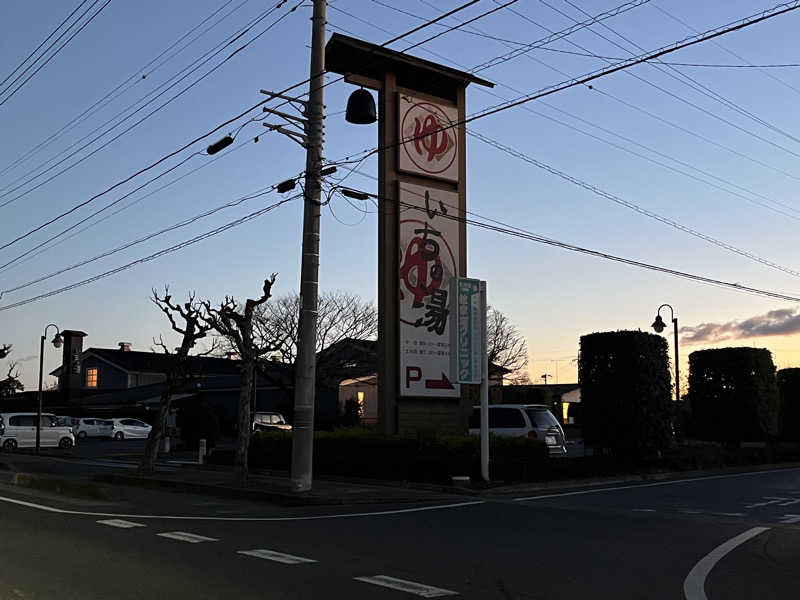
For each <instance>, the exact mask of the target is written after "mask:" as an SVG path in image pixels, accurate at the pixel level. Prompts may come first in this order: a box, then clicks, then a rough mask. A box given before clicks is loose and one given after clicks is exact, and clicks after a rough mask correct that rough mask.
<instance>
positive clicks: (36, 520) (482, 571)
mask: <svg viewBox="0 0 800 600" xmlns="http://www.w3.org/2000/svg"><path fill="white" fill-rule="evenodd" d="M525 498H527V499H525ZM14 501H16V502H14ZM20 502H24V503H25V504H21V503H20ZM454 503H457V504H458V505H457V506H449V507H442V506H431V505H428V506H419V507H409V506H408V505H404V506H396V507H391V506H389V507H387V506H373V507H369V506H368V507H364V506H359V507H358V508H353V509H348V508H336V509H333V508H330V507H328V508H321V507H315V508H301V509H297V508H277V507H270V506H267V505H256V504H248V503H242V502H236V501H226V500H213V499H204V498H201V497H196V496H188V495H181V494H169V493H151V492H147V493H146V494H141V495H140V497H138V498H137V497H128V498H127V499H126V500H125V501H112V502H90V501H80V502H79V501H72V502H68V501H66V500H64V499H63V498H61V499H56V498H53V497H50V496H47V495H45V494H41V493H39V494H33V493H27V494H21V493H19V490H18V489H15V488H4V487H0V540H2V541H1V542H0V599H2V600H6V599H14V600H17V599H19V598H24V599H37V600H39V599H47V598H59V599H67V598H81V599H82V600H83V599H87V598H89V599H94V598H98V599H99V598H110V597H113V598H137V599H140V598H146V597H163V598H167V597H168V598H192V599H197V598H251V597H252V598H256V597H258V598H265V597H267V598H291V599H299V598H322V597H324V598H334V599H338V598H348V599H350V598H354V599H358V598H365V599H366V598H370V599H373V598H378V599H382V598H387V599H391V598H397V599H401V598H413V597H415V596H416V597H439V596H441V597H446V596H445V594H446V592H453V593H457V594H459V595H461V596H462V597H465V598H481V599H482V598H499V599H509V598H547V599H562V598H564V599H566V598H570V599H571V598H586V599H589V598H591V599H599V598H613V599H614V600H619V599H620V598H625V599H628V598H642V599H645V598H646V599H659V598H664V599H667V598H669V599H675V598H682V597H686V598H689V600H698V599H702V598H703V597H704V596H700V595H697V591H698V590H700V591H701V592H702V593H704V594H706V596H705V597H707V598H708V599H711V600H744V599H750V598H763V599H776V600H779V599H783V598H786V599H789V598H792V599H796V598H797V597H798V595H799V594H798V590H800V569H798V568H797V565H798V564H800V516H798V515H800V469H792V470H781V471H773V472H769V473H764V472H761V473H754V474H747V475H733V476H731V475H726V476H721V477H715V478H706V479H695V480H692V481H678V482H668V483H663V484H662V483H658V484H645V485H634V486H631V485H624V486H618V487H617V488H614V487H611V488H606V489H584V490H573V491H570V492H566V493H562V494H540V495H539V496H535V497H532V498H531V497H529V496H525V497H522V498H518V497H510V496H509V497H499V498H492V499H475V498H466V497H465V498H460V499H458V498H457V499H455V500H454ZM59 511H62V512H59ZM352 513H358V515H357V516H353V515H352ZM348 515H350V516H348ZM167 517H172V518H167ZM174 517H178V518H174ZM182 517H187V518H182ZM742 536H744V537H742ZM745 537H746V539H744V538H745ZM726 544H727V546H726ZM386 585H390V586H395V587H400V588H404V589H402V590H401V589H391V588H388V587H384V586H386ZM687 586H688V588H687ZM687 594H688V595H687Z"/></svg>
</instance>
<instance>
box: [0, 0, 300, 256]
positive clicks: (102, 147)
mask: <svg viewBox="0 0 800 600" xmlns="http://www.w3.org/2000/svg"><path fill="white" fill-rule="evenodd" d="M302 1H303V0H300V1H299V2H298V3H297V4H295V5H294V6H293V7H292V8H291V9H290V10H289V11H288V12H286V13H284V14H283V15H282V16H280V17H279V18H278V19H276V20H275V21H273V22H272V23H270V24H269V25H268V26H267V27H266V28H265V29H263V30H262V31H261V32H259V33H258V34H257V35H256V36H255V37H253V38H251V39H250V40H249V41H247V42H246V43H245V44H244V45H242V46H240V47H239V48H237V49H236V50H234V51H233V52H232V53H231V54H229V55H228V56H227V57H226V58H225V59H223V60H222V61H220V62H219V63H217V64H216V65H214V66H213V67H212V68H211V69H209V70H208V71H206V72H205V73H204V74H203V75H201V76H200V77H199V78H198V79H196V80H195V81H193V82H192V83H190V84H189V85H188V86H187V87H185V88H184V89H182V90H181V91H179V92H178V93H177V94H175V95H173V96H172V97H171V98H169V99H168V100H166V101H165V102H163V103H162V104H160V105H159V106H157V107H156V108H155V109H153V110H151V111H150V112H149V113H147V114H146V115H145V116H143V117H142V118H140V119H139V120H138V121H136V122H134V123H133V124H131V125H130V126H129V127H127V128H126V129H124V130H122V131H121V132H120V133H118V134H117V135H115V136H114V137H113V138H111V139H109V140H107V141H105V142H104V143H102V144H101V145H100V146H98V147H97V148H95V149H94V150H92V151H91V152H89V153H88V154H86V155H84V156H83V157H81V158H80V159H78V160H76V161H74V162H72V163H71V164H69V165H67V166H66V167H64V168H63V169H61V170H60V171H58V172H57V173H55V174H54V175H52V176H50V177H48V178H47V179H45V180H44V181H41V182H39V183H38V184H36V185H35V186H33V187H31V188H28V189H27V190H25V191H23V192H21V193H19V194H17V195H16V196H14V197H13V198H11V199H9V200H5V201H4V202H2V203H0V208H2V207H4V206H7V205H8V204H11V203H12V202H15V201H17V200H19V199H20V198H23V197H24V196H26V195H28V194H30V193H31V192H32V191H34V190H37V189H39V188H41V187H42V186H44V185H46V184H47V183H49V182H51V181H53V179H55V178H57V177H59V176H61V175H63V174H64V173H66V172H67V171H69V170H70V169H72V168H73V167H75V166H77V165H79V164H81V163H82V162H83V161H85V160H87V159H88V158H90V157H91V156H94V155H95V154H97V153H98V152H100V151H101V150H103V149H104V148H107V147H108V146H109V145H111V144H112V143H114V142H115V141H116V140H118V139H119V138H121V137H122V136H123V135H125V134H126V133H128V132H130V131H131V130H133V129H134V128H135V127H137V126H138V125H140V124H141V123H143V122H144V121H146V120H147V119H149V118H150V117H151V116H153V115H154V114H156V113H157V112H158V111H160V110H161V109H162V108H164V107H165V106H167V105H168V104H170V103H171V102H173V101H174V100H176V99H177V98H179V97H180V96H182V95H183V94H185V93H186V92H188V91H189V90H191V89H192V88H193V87H194V86H196V85H197V84H198V83H200V82H201V81H203V80H204V79H205V78H206V77H208V76H209V75H211V74H212V73H214V72H215V71H216V70H217V69H219V68H220V67H221V66H222V65H224V64H225V63H226V62H228V61H229V60H230V59H232V58H233V57H234V56H235V55H236V54H237V53H238V52H240V51H241V50H243V49H245V48H246V47H247V46H249V45H250V44H251V43H253V42H255V41H256V40H257V39H258V38H260V37H261V36H262V35H264V34H265V33H267V32H268V31H269V30H270V29H272V28H273V27H275V26H276V25H277V24H278V23H280V22H281V21H282V20H283V19H284V18H286V17H287V16H288V15H289V14H291V13H292V12H294V10H296V9H297V8H298V7H299V6H301V5H302ZM286 2H287V0H280V2H279V3H278V4H277V5H276V6H274V7H273V8H271V9H269V10H268V11H266V12H265V13H264V14H263V16H262V17H260V18H259V19H258V20H259V21H261V20H263V19H264V18H266V17H267V16H269V15H270V14H272V13H273V12H275V11H276V10H278V9H279V8H280V7H281V6H282V5H283V4H285V3H286ZM248 29H249V27H248V28H247V29H245V30H244V31H242V32H240V33H239V34H238V35H236V36H234V37H233V38H232V39H231V40H229V41H228V42H226V43H225V46H229V45H230V44H233V43H234V42H235V41H236V40H238V39H239V38H240V37H242V36H243V35H244V34H245V33H246V32H247V30H248ZM223 49H224V47H223V48H220V49H219V50H217V51H216V52H214V54H212V55H211V56H208V57H207V58H206V59H205V60H203V61H202V62H201V63H200V64H198V65H197V66H195V67H194V68H193V69H191V70H190V71H188V72H187V73H186V74H184V75H183V76H182V77H181V78H180V79H178V80H177V81H175V82H174V83H172V84H171V85H170V86H169V87H167V88H165V89H164V90H162V91H161V92H160V93H158V94H157V95H156V96H154V97H153V98H151V99H150V100H148V101H147V102H146V103H145V104H143V105H142V106H140V107H139V108H137V109H136V110H135V111H134V112H132V113H131V114H130V115H128V116H127V117H125V118H124V119H123V120H122V121H120V122H119V123H117V124H115V125H113V126H112V127H110V128H108V129H107V130H105V131H103V132H102V133H100V134H99V135H97V136H95V137H94V138H93V139H91V140H90V141H88V142H86V143H85V144H84V145H83V146H81V147H80V148H78V149H77V150H75V151H74V152H72V153H70V154H68V155H67V156H65V157H64V158H63V159H61V160H60V161H58V162H56V163H55V164H53V165H51V166H49V167H48V168H47V169H45V170H44V171H42V172H40V173H39V174H37V175H35V176H33V177H31V178H30V179H28V180H27V181H25V182H23V183H21V184H19V185H17V186H16V187H14V188H12V189H10V190H8V191H5V192H3V193H2V194H0V198H5V197H6V196H8V195H9V194H12V193H14V192H16V191H17V190H19V189H21V188H23V187H25V186H26V185H28V184H29V183H31V182H33V181H35V180H36V179H38V178H40V177H41V176H43V175H45V174H46V173H48V172H50V171H52V170H53V169H55V168H56V167H58V166H59V165H61V164H63V163H64V162H66V161H67V160H69V159H70V158H71V157H72V156H74V155H75V154H77V153H79V152H81V151H82V150H84V149H86V148H88V147H89V146H90V145H92V144H93V143H94V142H96V141H98V140H99V139H100V138H102V137H103V136H104V135H106V134H107V133H110V132H111V131H113V130H114V129H116V128H117V127H119V126H120V125H122V124H123V123H124V122H125V121H127V120H128V119H130V118H131V117H132V116H134V115H135V114H137V113H138V112H140V111H141V110H143V109H144V108H145V107H147V106H148V105H150V104H151V103H152V102H154V101H155V100H156V99H157V98H159V97H160V96H162V95H164V94H165V93H166V92H168V91H169V90H170V89H172V88H173V87H175V86H176V85H178V84H179V83H180V82H181V81H183V80H184V79H186V78H187V77H188V76H189V75H191V74H192V73H194V72H195V71H197V70H198V69H199V68H200V67H202V66H203V65H205V64H206V63H207V62H209V61H210V60H211V59H212V58H213V57H214V56H216V55H217V54H219V52H221V51H222V50H223ZM162 85H163V84H162ZM156 89H158V88H156ZM151 93H152V92H151ZM148 95H149V94H148ZM125 110H127V109H125ZM125 110H123V111H122V112H125ZM119 114H121V113H119ZM119 114H118V115H116V116H119ZM116 116H115V117H112V119H110V120H109V121H106V123H104V125H105V124H107V123H109V122H110V121H111V120H114V119H115V118H116ZM101 127H103V125H101ZM98 129H99V128H98ZM94 131H97V129H95V130H94ZM77 143H80V140H78V142H76V143H75V144H72V146H70V147H69V148H72V147H73V146H75V145H76V144H77ZM69 148H68V149H69ZM48 162H49V161H48ZM45 164H46V163H45ZM40 166H41V165H40ZM38 168H39V167H37V169H38ZM17 181H18V180H17ZM0 249H2V248H0Z"/></svg>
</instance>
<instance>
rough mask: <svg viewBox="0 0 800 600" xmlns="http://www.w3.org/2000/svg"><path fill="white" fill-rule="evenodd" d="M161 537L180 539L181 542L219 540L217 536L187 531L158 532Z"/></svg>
mask: <svg viewBox="0 0 800 600" xmlns="http://www.w3.org/2000/svg"><path fill="white" fill-rule="evenodd" d="M156 535H158V536H160V537H165V538H169V539H171V540H180V541H181V542H189V543H190V544H199V543H200V542H217V541H219V540H217V538H210V537H205V536H203V535H197V534H196V533H187V532H185V531H165V532H164V533H157V534H156Z"/></svg>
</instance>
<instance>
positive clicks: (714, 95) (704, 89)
mask: <svg viewBox="0 0 800 600" xmlns="http://www.w3.org/2000/svg"><path fill="white" fill-rule="evenodd" d="M539 1H540V2H541V3H542V4H544V5H545V6H549V7H550V8H552V9H553V10H555V11H557V12H558V13H559V14H561V15H564V16H565V17H566V18H568V19H570V20H572V21H575V19H573V18H572V17H570V16H569V15H567V14H566V13H564V12H562V11H560V10H558V9H557V8H555V7H552V6H551V5H550V4H548V2H547V1H546V0H539ZM564 2H566V3H567V4H569V5H570V6H572V7H573V8H574V9H575V10H577V11H579V12H581V13H582V14H584V15H588V13H587V12H586V11H584V10H583V9H582V8H580V7H579V6H576V5H575V4H574V3H573V2H572V1H571V0H564ZM599 25H600V26H601V27H603V28H604V29H606V30H608V31H610V32H611V33H612V34H614V35H616V36H618V37H619V38H621V39H622V40H624V41H626V42H628V43H629V44H631V45H632V46H634V47H635V48H637V49H639V51H640V52H644V51H645V49H644V48H643V47H642V46H640V45H639V44H637V43H636V42H634V41H633V40H631V39H630V38H628V37H626V36H624V35H622V34H621V33H619V32H617V31H615V30H614V29H612V28H611V27H609V26H608V25H607V24H605V23H599ZM589 31H591V32H592V33H594V34H595V35H597V36H599V37H601V38H602V39H604V40H606V41H607V42H609V43H610V44H613V45H614V46H616V47H617V48H619V49H620V50H623V51H625V52H628V54H631V55H633V52H631V51H629V50H628V49H626V48H625V47H624V46H622V45H620V44H618V43H616V42H615V41H613V40H610V39H609V38H607V37H606V36H604V35H602V34H601V33H598V32H596V31H594V30H592V29H591V28H589ZM649 64H650V66H651V67H653V68H655V69H658V70H659V71H660V72H662V73H664V74H665V75H668V76H670V77H672V78H673V79H675V80H677V81H678V82H680V83H682V84H684V85H687V86H688V87H690V88H692V89H693V90H695V91H697V92H699V93H701V94H703V95H704V96H706V97H708V98H711V99H712V100H714V101H716V102H719V103H720V104H722V105H723V106H725V107H726V108H728V109H730V110H733V111H734V112H737V113H739V114H740V115H742V116H744V117H747V118H748V119H751V120H753V121H755V122H756V123H758V124H759V125H762V126H764V127H766V128H767V129H770V130H772V131H774V132H775V133H778V134H780V135H782V136H784V137H786V138H788V139H790V140H792V141H793V142H798V143H800V139H799V138H797V137H795V136H794V135H792V134H791V133H789V132H787V131H785V130H784V129H781V128H780V127H778V126H776V125H775V124H773V123H770V122H769V121H767V120H765V119H763V118H761V117H759V116H758V115H756V114H754V113H752V112H750V111H748V110H747V109H745V108H743V107H741V106H740V105H738V104H736V103H735V102H733V101H732V100H730V99H729V98H726V97H725V96H723V95H722V94H719V93H718V92H716V91H714V90H712V89H711V88H709V87H708V86H706V85H703V84H702V83H700V82H699V81H697V80H696V79H694V78H693V77H690V76H689V75H686V74H685V73H683V72H682V71H681V70H679V69H677V68H675V67H674V66H672V65H663V63H662V62H661V61H653V62H651V63H649ZM662 65H663V66H662ZM664 67H666V69H665V68H664ZM667 69H668V70H667ZM676 73H677V75H676ZM629 74H630V73H629ZM690 104H691V105H692V106H695V105H694V103H690ZM698 108H699V107H698ZM704 112H705V111H704ZM726 122H727V121H726ZM781 148H782V147H781ZM798 157H800V155H798Z"/></svg>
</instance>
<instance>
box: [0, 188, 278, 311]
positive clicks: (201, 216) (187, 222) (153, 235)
mask: <svg viewBox="0 0 800 600" xmlns="http://www.w3.org/2000/svg"><path fill="white" fill-rule="evenodd" d="M277 187H278V184H277V183H276V184H274V185H271V186H269V187H266V188H261V189H259V190H256V191H254V192H251V193H249V194H245V195H244V196H240V197H239V198H236V199H235V200H231V201H230V202H226V203H225V204H221V205H219V206H216V207H214V208H211V209H209V210H206V211H204V212H202V213H199V214H196V215H194V216H192V217H188V218H186V219H183V220H181V221H178V222H177V223H174V224H172V225H170V226H168V227H164V228H163V229H159V230H158V231H154V232H152V233H149V234H147V235H145V236H142V237H139V238H137V239H134V240H131V241H128V242H125V243H124V244H122V245H120V246H116V247H115V248H112V249H111V250H106V251H105V252H102V253H100V254H97V255H95V256H93V257H91V258H86V259H84V260H81V261H79V262H77V263H74V264H72V265H69V266H67V267H63V268H61V269H58V270H56V271H53V272H51V273H49V274H47V275H42V276H41V277H37V278H35V279H31V280H30V281H27V282H25V283H22V284H19V285H16V286H14V287H11V288H8V289H6V290H2V291H0V298H2V297H3V296H4V295H6V294H10V293H12V292H16V291H19V290H22V289H25V288H27V287H30V286H32V285H34V284H37V283H41V282H42V281H47V280H48V279H52V278H53V277H56V276H57V275H62V274H64V273H68V272H69V271H73V270H75V269H77V268H79V267H83V266H86V265H88V264H91V263H93V262H95V261H97V260H100V259H102V258H106V257H108V256H112V255H114V254H117V253H118V252H122V251H123V250H127V249H128V248H132V247H133V246H137V245H139V244H142V243H144V242H146V241H149V240H151V239H153V238H156V237H158V236H160V235H164V234H165V233H169V232H171V231H175V230H177V229H181V228H183V227H187V226H188V225H191V224H193V223H196V222H197V221H200V220H201V219H204V218H206V217H209V216H211V215H214V214H216V213H218V212H220V211H222V210H225V209H227V208H233V207H235V206H239V205H240V204H242V203H244V202H247V201H248V200H253V199H255V198H260V197H262V196H266V195H267V194H270V193H272V192H274V191H275V189H276V188H277Z"/></svg>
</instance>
